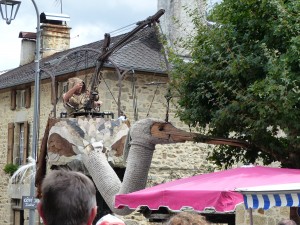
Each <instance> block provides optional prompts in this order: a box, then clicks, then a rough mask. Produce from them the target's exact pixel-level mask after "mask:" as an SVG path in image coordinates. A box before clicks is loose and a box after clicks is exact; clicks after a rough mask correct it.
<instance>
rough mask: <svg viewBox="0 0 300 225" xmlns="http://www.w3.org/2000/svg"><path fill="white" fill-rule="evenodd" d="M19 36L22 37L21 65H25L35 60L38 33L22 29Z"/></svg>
mask: <svg viewBox="0 0 300 225" xmlns="http://www.w3.org/2000/svg"><path fill="white" fill-rule="evenodd" d="M19 38H22V43H21V56H20V66H23V65H25V64H27V63H31V62H33V60H34V57H35V39H36V33H32V32H22V31H21V32H20V33H19Z"/></svg>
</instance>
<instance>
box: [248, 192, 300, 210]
mask: <svg viewBox="0 0 300 225" xmlns="http://www.w3.org/2000/svg"><path fill="white" fill-rule="evenodd" d="M243 197H244V203H245V207H246V209H248V208H252V209H258V208H262V209H265V210H266V209H270V208H271V207H273V206H289V207H291V206H298V207H299V206H300V193H289V194H243Z"/></svg>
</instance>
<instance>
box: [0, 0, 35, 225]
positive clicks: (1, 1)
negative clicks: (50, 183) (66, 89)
mask: <svg viewBox="0 0 300 225" xmlns="http://www.w3.org/2000/svg"><path fill="white" fill-rule="evenodd" d="M31 2H32V4H33V6H34V9H35V12H36V18H37V26H36V45H35V59H34V67H35V78H34V112H33V132H32V158H33V159H34V160H35V161H36V153H37V147H38V138H39V117H40V50H41V44H40V43H41V29H40V13H39V10H38V7H37V5H36V3H35V1H34V0H31ZM20 4H21V2H20V1H15V0H0V9H1V15H2V18H3V19H4V20H6V23H7V24H10V22H11V20H13V19H14V18H15V17H16V15H17V12H18V9H19V7H20ZM2 7H3V10H2ZM4 9H5V10H4ZM8 10H11V11H10V12H9V11H8ZM14 10H15V11H14ZM33 170H34V171H33V174H35V170H36V168H35V167H34V168H33ZM30 196H31V197H35V176H32V179H31V185H30ZM34 219H35V209H30V210H29V224H30V225H34Z"/></svg>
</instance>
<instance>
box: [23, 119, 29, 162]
mask: <svg viewBox="0 0 300 225" xmlns="http://www.w3.org/2000/svg"><path fill="white" fill-rule="evenodd" d="M28 142H29V123H28V122H27V121H25V122H24V149H23V164H26V163H27V158H28Z"/></svg>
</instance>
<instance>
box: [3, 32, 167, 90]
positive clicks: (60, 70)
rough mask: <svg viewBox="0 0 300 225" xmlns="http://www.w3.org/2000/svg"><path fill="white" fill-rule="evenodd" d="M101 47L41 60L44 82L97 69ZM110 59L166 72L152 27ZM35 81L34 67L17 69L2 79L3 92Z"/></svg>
mask: <svg viewBox="0 0 300 225" xmlns="http://www.w3.org/2000/svg"><path fill="white" fill-rule="evenodd" d="M125 35H126V34H122V35H119V36H115V37H112V38H111V44H110V46H113V45H114V43H116V42H117V41H119V40H120V39H121V38H123V37H124V36H125ZM102 44H103V40H100V41H96V42H93V43H90V44H87V45H82V46H80V47H76V48H72V49H68V50H65V51H62V52H58V53H55V54H53V55H52V56H49V57H47V58H44V59H42V60H41V61H40V69H41V79H46V78H49V77H50V74H51V75H54V76H59V75H63V74H66V73H70V72H74V71H79V70H82V69H88V68H93V67H95V65H96V60H97V58H98V57H99V54H100V53H99V52H101V49H102ZM97 51H98V52H97ZM109 59H110V60H112V61H113V62H114V63H115V64H116V65H117V66H118V67H119V68H124V69H134V70H136V71H144V72H154V73H165V72H166V69H165V68H166V67H165V61H164V56H163V55H162V46H161V44H160V42H159V40H158V37H157V35H156V32H155V29H154V28H153V27H146V28H144V29H142V30H140V31H139V32H138V33H136V34H135V35H134V36H133V37H132V38H131V39H130V40H129V41H127V42H126V43H125V45H123V46H122V47H121V48H119V49H118V50H116V51H115V52H114V53H113V54H112V55H111V56H110V57H109ZM58 63H59V64H58ZM104 67H113V65H112V64H110V63H106V64H104ZM45 71H46V72H45ZM34 77H35V70H34V63H29V64H26V65H24V66H20V67H17V68H15V69H12V70H10V71H8V72H6V73H3V74H1V75H0V89H4V88H9V87H13V86H17V85H21V84H26V83H30V82H33V81H34Z"/></svg>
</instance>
